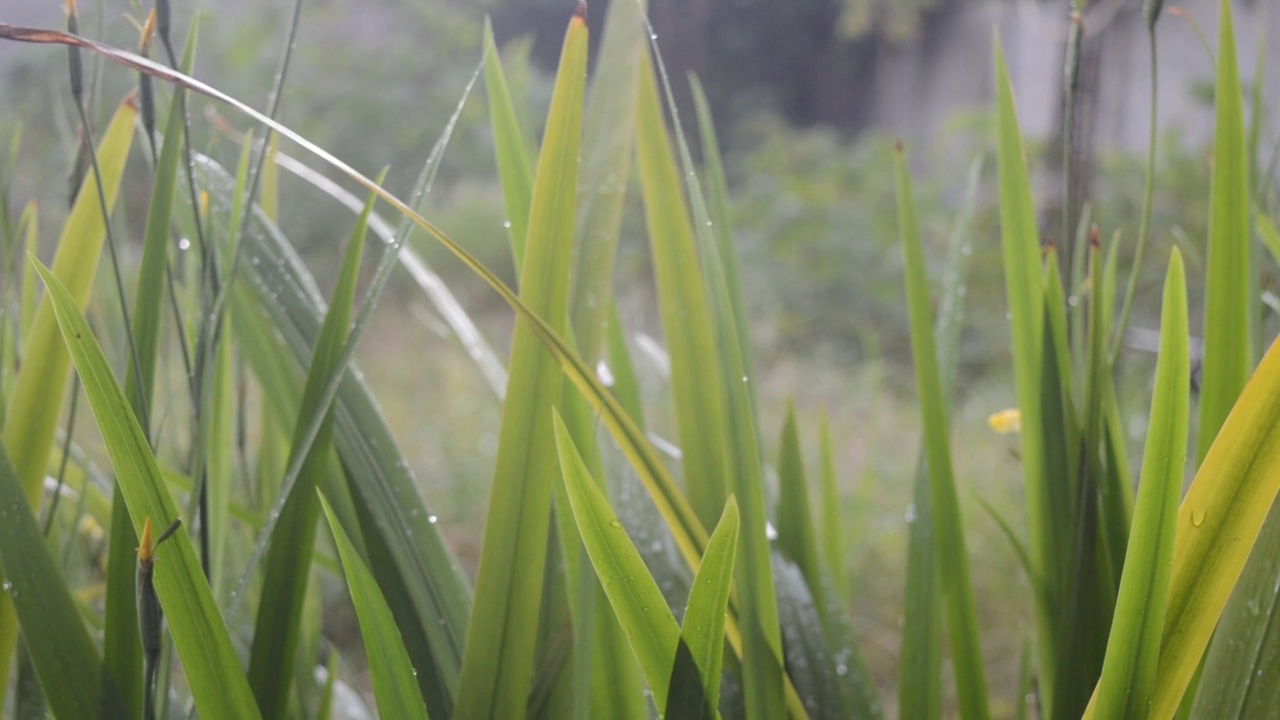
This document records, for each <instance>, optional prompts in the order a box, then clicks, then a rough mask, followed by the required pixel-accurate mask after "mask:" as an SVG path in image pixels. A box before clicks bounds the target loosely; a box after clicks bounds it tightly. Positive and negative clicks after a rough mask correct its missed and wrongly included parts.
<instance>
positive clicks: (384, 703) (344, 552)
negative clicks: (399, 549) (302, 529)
mask: <svg viewBox="0 0 1280 720" xmlns="http://www.w3.org/2000/svg"><path fill="white" fill-rule="evenodd" d="M320 504H321V506H322V507H323V509H324V515H325V518H327V519H328V521H329V529H330V530H331V531H332V532H333V540H334V544H336V545H337V546H338V556H339V557H340V558H341V559H342V569H343V572H344V573H345V574H346V577H347V590H348V591H349V592H350V593H351V604H352V605H354V606H355V609H356V619H357V620H359V621H360V634H361V635H362V636H363V637H364V647H365V653H366V655H368V657H369V677H370V679H371V680H372V682H373V695H374V697H375V698H376V699H377V701H378V713H379V714H380V715H382V717H386V718H405V719H406V720H411V719H412V718H422V719H423V720H426V717H427V708H426V706H425V705H423V703H422V696H421V695H420V694H419V693H418V681H417V680H415V679H414V675H415V674H416V672H415V671H414V669H413V665H412V664H410V662H409V653H408V652H406V651H405V649H404V641H403V640H402V639H401V638H400V630H399V629H398V628H397V627H396V622H395V617H394V616H392V614H391V608H389V607H388V606H387V601H386V599H384V598H383V596H382V590H381V589H380V588H379V587H378V581H377V580H376V579H375V578H374V577H373V573H371V572H369V568H367V567H365V564H364V561H362V560H361V559H360V553H359V552H358V551H357V550H356V548H355V546H354V545H352V544H351V539H350V538H348V537H347V533H346V532H345V531H344V530H343V529H342V524H341V523H339V522H338V518H337V517H336V516H335V515H334V514H333V508H331V507H329V503H328V501H326V500H325V499H324V496H323V495H321V496H320ZM333 669H334V668H333V666H332V663H331V664H330V677H332V674H333Z"/></svg>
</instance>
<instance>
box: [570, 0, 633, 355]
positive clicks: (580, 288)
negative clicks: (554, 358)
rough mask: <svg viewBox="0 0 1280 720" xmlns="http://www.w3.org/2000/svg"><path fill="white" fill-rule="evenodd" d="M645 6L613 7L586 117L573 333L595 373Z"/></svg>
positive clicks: (608, 302)
mask: <svg viewBox="0 0 1280 720" xmlns="http://www.w3.org/2000/svg"><path fill="white" fill-rule="evenodd" d="M645 4H646V3H645V0H628V1H627V2H617V3H609V9H608V11H607V13H606V15H605V21H604V33H603V37H602V39H601V41H600V52H599V53H598V54H597V56H596V62H595V70H594V73H593V77H592V80H591V88H590V93H589V94H588V95H587V106H586V110H585V114H584V115H583V127H582V166H581V168H580V170H579V172H580V173H581V179H580V181H579V183H578V217H577V221H576V222H575V223H574V232H575V239H574V247H576V248H577V252H576V253H575V254H574V265H573V273H572V275H571V280H570V283H569V326H570V327H572V328H573V332H574V335H575V337H576V338H577V340H578V350H579V352H580V354H581V355H582V359H583V360H585V361H586V363H587V365H594V364H595V363H596V362H597V361H598V360H599V359H600V356H601V354H602V352H603V347H604V338H605V323H606V322H607V321H608V313H609V309H610V307H611V306H612V304H613V303H612V299H611V298H612V296H613V288H612V280H613V265H614V257H615V255H616V253H617V249H618V237H619V230H620V229H621V226H622V210H623V203H624V200H625V199H626V194H627V180H628V178H629V176H630V174H631V150H632V145H633V144H634V141H635V123H636V112H635V108H636V98H637V96H636V89H637V83H638V82H639V80H640V63H641V62H643V61H644V54H643V53H642V52H641V50H642V49H643V43H644V35H643V34H642V29H643V28H642V25H641V16H642V14H643V13H644V8H645Z"/></svg>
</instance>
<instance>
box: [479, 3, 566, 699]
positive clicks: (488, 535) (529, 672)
mask: <svg viewBox="0 0 1280 720" xmlns="http://www.w3.org/2000/svg"><path fill="white" fill-rule="evenodd" d="M586 64H587V25H586V17H585V6H579V12H577V13H575V14H574V16H573V18H572V19H571V20H570V22H569V29H568V31H567V33H566V34H565V41H564V47H563V50H562V53H561V61H560V69H559V71H558V73H557V77H556V88H555V91H554V93H553V95H552V101H551V109H550V111H549V112H548V116H547V129H546V132H545V134H544V137H543V144H542V151H541V155H540V156H539V159H538V170H537V175H536V176H535V179H534V187H533V199H532V203H531V210H530V215H529V234H528V239H527V242H526V249H525V262H524V266H523V268H522V269H521V274H520V296H521V299H522V300H524V301H525V302H526V303H527V304H528V307H529V308H530V309H531V310H533V311H534V312H536V313H538V315H540V316H541V317H543V318H545V319H546V320H547V322H548V323H549V324H550V326H551V327H552V328H555V329H557V330H560V331H563V330H564V328H565V327H566V325H567V320H568V299H569V292H568V269H569V266H570V264H571V262H572V251H573V244H572V240H573V224H574V212H575V210H574V207H575V199H576V198H575V195H576V189H577V186H578V179H577V178H578V148H579V145H580V133H581V131H582V101H583V93H584V85H585V83H586V79H585V78H586ZM511 357H512V361H511V363H510V368H511V379H510V381H509V382H508V385H507V394H506V397H505V399H504V403H503V410H502V428H501V431H500V435H499V441H498V459H497V466H496V468H495V469H494V481H493V487H492V490H491V501H490V503H489V509H488V514H487V517H486V520H485V536H484V549H483V550H482V552H481V556H480V569H479V571H478V577H477V579H476V599H475V605H474V606H473V608H472V615H473V618H472V621H471V623H470V625H469V627H468V632H467V648H466V654H465V656H464V659H463V664H462V674H461V678H460V679H459V686H458V709H457V712H456V714H457V715H459V716H461V717H469V718H483V717H494V718H517V717H523V716H524V713H525V711H526V707H527V704H528V701H529V688H530V684H531V682H532V677H533V662H534V646H535V642H536V640H537V618H538V613H539V609H540V598H541V594H542V591H541V588H542V579H543V569H544V564H545V560H546V538H547V530H548V525H549V523H550V519H551V483H552V480H553V476H554V474H555V449H554V445H553V443H554V440H553V438H552V433H551V427H550V425H549V423H548V422H547V416H548V415H549V414H550V412H551V409H552V408H553V407H554V406H555V404H556V402H557V400H558V399H559V396H560V389H561V370H560V368H559V366H558V364H557V363H556V361H555V359H554V358H553V357H551V356H549V355H548V354H546V352H545V351H544V350H543V349H542V347H541V344H540V343H539V341H538V337H537V334H536V333H535V332H534V330H533V328H532V327H531V326H530V325H529V323H527V322H525V321H523V320H522V321H518V322H517V324H516V330H515V337H514V339H513V340H512V350H511Z"/></svg>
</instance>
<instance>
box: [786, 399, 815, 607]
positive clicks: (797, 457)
mask: <svg viewBox="0 0 1280 720" xmlns="http://www.w3.org/2000/svg"><path fill="white" fill-rule="evenodd" d="M778 447H779V450H778V466H777V467H778V507H777V527H776V529H777V532H778V539H777V540H776V541H775V543H774V546H775V547H776V548H777V549H778V551H779V552H781V553H782V555H783V557H785V558H787V559H788V560H790V561H791V562H793V563H795V564H796V566H797V567H799V568H800V572H801V573H802V574H803V575H804V579H805V582H806V583H807V584H808V585H809V592H810V593H811V594H812V595H813V603H814V605H815V606H816V607H818V608H824V607H826V604H825V602H824V600H823V596H822V571H821V568H820V566H819V564H818V542H817V540H816V539H815V538H814V530H813V529H814V522H813V518H812V516H811V515H810V511H809V487H808V481H807V480H806V478H805V471H804V458H803V457H802V456H801V452H800V431H799V429H798V428H797V426H796V407H795V402H793V401H789V402H788V403H787V414H786V415H785V416H784V419H783V421H782V439H781V440H780V441H779V443H778Z"/></svg>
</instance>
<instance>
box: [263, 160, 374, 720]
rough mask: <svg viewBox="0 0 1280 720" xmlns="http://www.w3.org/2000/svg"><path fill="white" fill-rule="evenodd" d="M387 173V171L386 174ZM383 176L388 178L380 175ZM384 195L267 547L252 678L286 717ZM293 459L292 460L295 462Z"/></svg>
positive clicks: (324, 354)
mask: <svg viewBox="0 0 1280 720" xmlns="http://www.w3.org/2000/svg"><path fill="white" fill-rule="evenodd" d="M384 175H385V173H384ZM380 179H381V178H380ZM375 198H376V196H373V195H371V196H370V197H369V200H368V202H367V203H366V204H365V208H364V212H362V213H361V214H360V218H359V219H358V220H357V221H356V226H355V228H354V229H353V230H352V232H351V237H350V239H349V240H348V241H347V251H346V255H345V257H344V258H343V261H342V269H341V271H340V274H339V276H338V284H337V287H336V288H335V289H334V293H333V301H332V303H331V304H330V305H329V311H328V313H327V314H326V315H325V318H324V324H323V325H322V326H321V328H320V335H319V337H318V338H317V339H316V346H315V352H314V354H313V355H312V359H311V366H310V369H309V370H308V371H307V383H306V387H305V389H304V390H303V394H302V401H301V404H299V405H298V406H297V407H298V417H299V418H303V419H306V418H311V417H313V416H314V415H317V414H323V415H325V416H326V418H325V420H324V423H323V425H322V426H321V430H320V432H319V433H318V434H317V435H316V438H315V440H314V441H313V442H312V443H311V447H310V448H309V449H307V450H306V453H307V457H306V459H305V460H304V461H303V463H302V469H301V470H300V471H299V473H298V480H297V482H295V483H294V485H293V488H292V489H291V490H289V493H290V497H289V499H288V500H286V501H285V504H284V509H283V510H282V511H281V514H280V519H279V521H278V522H277V524H276V527H275V531H274V532H272V534H271V544H270V547H269V549H268V551H267V556H266V564H265V566H264V568H263V570H264V575H263V576H264V578H265V580H264V583H263V586H262V596H261V598H260V600H259V603H258V616H257V622H256V624H255V628H254V634H253V651H252V653H251V654H250V661H249V682H250V685H251V686H252V687H253V690H254V696H255V697H256V698H257V700H258V707H259V709H260V710H261V711H262V714H263V717H264V718H267V719H268V720H270V718H280V717H284V715H285V714H286V712H287V711H288V706H289V689H290V682H289V680H291V679H292V675H293V667H294V660H295V659H296V657H297V655H298V653H297V646H298V642H299V638H300V628H301V621H302V609H303V608H302V604H303V600H304V599H305V598H306V596H307V577H308V575H309V574H310V570H311V556H312V551H313V549H314V547H315V533H316V523H317V522H318V520H319V512H320V507H319V502H318V496H317V495H316V489H317V487H318V486H319V485H320V483H321V482H322V479H323V477H324V476H325V474H326V473H327V471H328V467H327V466H328V460H329V451H330V448H331V447H332V443H333V411H332V406H331V405H327V404H324V403H323V402H322V401H323V397H322V396H323V393H324V387H325V385H326V384H328V382H329V379H330V377H331V376H332V375H333V374H334V373H340V372H345V370H346V368H345V366H343V365H341V364H340V363H339V360H340V358H339V356H340V355H341V353H342V346H343V343H344V342H345V340H346V337H347V327H348V325H349V324H350V322H351V307H352V304H353V303H354V302H355V296H356V282H357V280H358V279H359V275H360V259H361V257H362V256H363V254H364V242H365V235H366V229H367V227H368V224H369V214H370V213H371V212H372V211H373V204H374V200H375ZM305 429H306V423H305V422H301V421H300V422H297V423H295V425H294V438H293V445H292V449H291V450H290V452H291V453H296V452H299V446H300V440H299V435H300V434H301V433H302V432H304V431H305ZM290 461H291V462H292V458H291V459H290Z"/></svg>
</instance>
